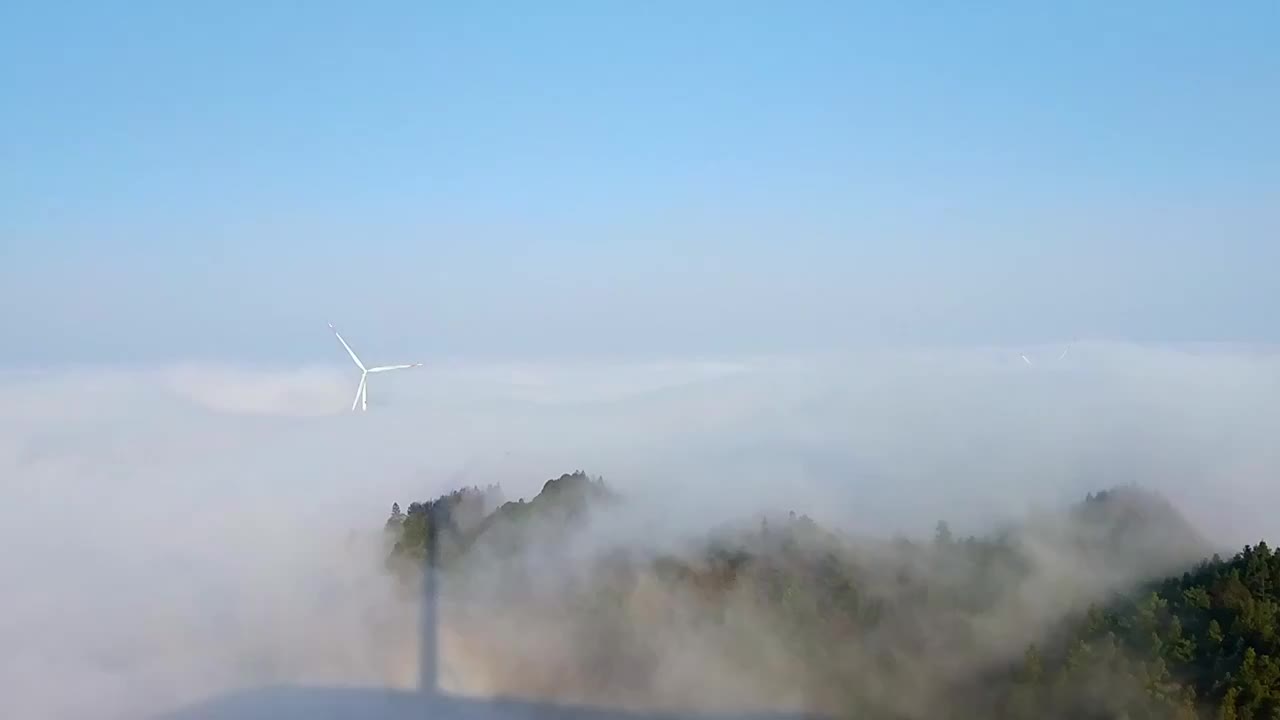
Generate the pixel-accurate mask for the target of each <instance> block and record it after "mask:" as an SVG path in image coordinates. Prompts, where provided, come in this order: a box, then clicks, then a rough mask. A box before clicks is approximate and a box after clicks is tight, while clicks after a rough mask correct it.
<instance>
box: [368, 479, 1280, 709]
mask: <svg viewBox="0 0 1280 720" xmlns="http://www.w3.org/2000/svg"><path fill="white" fill-rule="evenodd" d="M433 512H434V513H435V514H433ZM620 512H621V513H625V512H626V503H625V501H623V500H621V499H619V498H618V496H617V495H615V494H614V493H613V492H611V491H610V490H609V488H608V487H606V486H605V484H604V483H603V482H602V481H599V480H597V479H592V478H590V477H588V476H587V475H585V474H584V473H574V474H570V475H564V476H562V477H560V478H557V479H555V480H552V481H549V482H548V483H547V484H546V485H545V487H544V488H543V491H542V493H540V494H539V495H538V496H537V497H535V498H534V499H533V500H531V501H528V502H526V501H524V500H521V501H518V502H505V501H504V498H503V497H502V493H501V490H500V489H499V488H496V487H490V488H485V489H480V488H469V489H464V490H460V491H457V492H455V493H452V494H450V495H447V496H444V497H442V498H438V499H436V500H434V501H431V502H426V503H413V504H411V505H410V506H409V509H408V512H407V513H400V512H399V508H398V507H397V508H395V510H394V511H393V514H392V517H391V518H390V519H389V520H388V521H387V532H388V539H389V545H390V546H391V548H392V549H391V551H390V557H389V565H390V567H391V568H392V569H393V570H394V571H395V572H397V573H403V574H411V573H412V572H414V570H415V569H416V568H417V567H418V565H419V563H418V560H420V559H421V558H422V557H423V556H424V552H425V543H426V538H427V533H426V532H425V529H426V522H427V519H428V517H437V518H439V520H438V521H439V522H440V523H441V529H442V532H441V534H440V543H441V549H442V551H443V552H442V555H443V562H444V564H445V565H446V566H447V567H449V568H450V570H449V573H450V574H452V575H459V576H462V575H467V574H471V575H477V574H479V575H484V574H486V573H487V574H490V575H501V576H504V577H505V576H506V574H507V572H508V571H509V570H512V569H513V568H517V569H518V568H519V567H525V568H527V567H529V566H530V564H531V563H532V564H534V565H535V566H536V567H537V570H538V575H539V576H545V575H547V574H549V573H551V574H554V573H555V572H557V570H556V569H555V565H556V563H563V562H568V561H566V560H564V559H563V558H564V557H565V556H564V554H563V553H562V552H561V549H562V548H563V547H564V546H566V545H568V544H573V543H585V542H590V540H589V538H591V537H594V536H592V535H591V533H590V532H589V531H588V529H589V527H590V525H591V523H592V522H596V521H600V522H603V523H608V522H609V521H610V518H611V517H613V516H612V515H611V513H620ZM596 550H597V552H596V553H595V557H594V559H593V560H592V561H591V562H590V563H588V564H586V565H583V566H580V567H574V568H572V572H565V573H564V574H563V576H562V577H565V578H569V577H571V578H573V581H572V582H568V581H565V582H563V583H561V584H558V585H556V588H557V589H556V592H557V596H556V597H555V598H554V602H546V603H544V604H539V603H538V602H535V601H534V599H533V598H532V595H531V594H529V593H527V592H526V591H525V590H523V589H522V587H523V586H522V585H521V584H519V583H511V582H507V583H497V584H489V585H486V586H485V587H486V588H488V589H489V591H492V590H493V589H494V588H501V593H502V594H503V597H502V598H500V600H499V602H500V603H501V606H502V607H503V608H504V609H503V610H502V614H503V617H504V618H505V620H506V621H507V622H518V623H523V624H524V625H523V627H525V628H526V630H524V631H522V632H521V637H522V639H523V642H522V643H519V644H517V643H514V642H512V643H510V644H509V645H506V646H504V645H503V643H504V642H505V641H506V639H505V638H503V637H496V638H491V639H490V642H489V644H487V645H486V644H484V643H480V642H477V643H476V645H477V646H480V645H483V646H484V647H486V648H489V650H486V651H483V652H481V651H476V652H478V653H479V654H480V655H481V656H480V657H478V658H476V657H472V658H471V660H470V662H471V664H470V665H469V667H471V668H473V670H472V671H473V672H487V673H488V676H487V681H488V683H489V684H490V685H492V686H496V687H498V688H499V689H502V690H505V691H509V692H512V693H527V694H533V695H542V696H548V697H553V698H555V699H559V700H566V701H587V702H599V703H606V704H617V705H626V706H631V707H638V706H653V707H659V706H662V705H663V704H664V703H666V702H668V701H670V702H674V703H685V704H688V703H691V702H695V703H702V702H704V701H705V702H706V703H709V704H714V703H715V702H719V701H721V700H722V699H723V697H732V698H733V699H734V700H736V701H740V702H744V703H748V704H752V705H756V706H781V705H785V706H787V707H786V708H785V709H795V708H796V707H797V706H803V707H802V709H806V710H815V711H819V712H823V713H827V714H831V715H835V716H846V717H862V718H870V719H876V718H886V719H888V718H893V719H895V720H905V719H907V718H972V717H984V718H1028V719H1030V718H1133V719H1135V720H1136V719H1137V718H1253V719H1255V720H1262V719H1264V718H1265V719H1272V718H1280V647H1277V630H1278V629H1280V554H1277V553H1274V552H1272V551H1271V550H1270V549H1269V548H1268V547H1267V546H1266V545H1265V544H1262V543H1259V544H1258V545H1257V546H1253V547H1246V548H1245V549H1244V550H1243V551H1242V552H1241V553H1239V554H1237V555H1236V556H1234V557H1232V558H1229V559H1225V560H1224V559H1221V558H1219V557H1218V556H1216V555H1215V556H1213V557H1212V559H1208V560H1205V559H1204V555H1205V553H1206V552H1207V546H1206V545H1205V542H1204V540H1203V539H1202V538H1201V537H1200V536H1199V534H1198V533H1196V532H1195V530H1194V529H1193V528H1192V527H1191V525H1190V524H1189V523H1187V521H1186V520H1185V519H1184V518H1183V517H1182V515H1181V514H1180V513H1178V512H1177V510H1176V509H1175V508H1173V507H1172V506H1171V505H1170V504H1169V503H1168V502H1166V501H1165V500H1164V499H1163V498H1161V497H1160V496H1158V495H1155V494H1153V493H1149V492H1146V491H1143V490H1140V489H1137V488H1132V487H1126V488H1117V489H1113V490H1108V491H1104V492H1100V493H1097V494H1091V495H1090V496H1089V497H1087V498H1085V499H1084V500H1083V501H1082V502H1080V503H1079V504H1077V505H1076V506H1074V507H1071V508H1068V509H1066V510H1064V511H1063V512H1061V513H1058V514H1053V515H1048V516H1039V517H1035V518H1031V519H1029V520H1028V521H1027V522H1026V523H1024V524H1021V525H1018V526H1013V527H1009V528H1005V529H1004V530H1002V531H1001V532H999V533H996V534H993V535H991V536H986V537H964V538H958V537H955V536H953V534H952V532H951V531H950V529H949V528H948V527H947V525H946V523H941V522H940V523H939V524H938V528H937V532H936V534H935V536H934V537H933V538H929V539H926V540H907V539H901V538H900V539H896V540H886V541H884V542H868V541H865V540H859V541H857V542H852V541H850V540H848V539H846V538H844V537H842V536H841V535H840V534H839V533H837V532H833V531H831V530H829V529H826V528H823V527H821V526H820V525H818V524H817V523H815V522H814V521H812V520H811V519H809V518H807V517H804V516H799V517H797V516H795V515H794V514H791V513H788V514H786V515H784V516H781V517H765V518H754V519H747V520H745V521H744V522H743V523H741V524H740V525H738V526H735V527H731V528H727V529H726V528H718V529H716V530H715V531H710V530H709V531H708V533H707V534H706V536H705V538H704V539H703V540H701V541H698V542H696V543H692V544H690V545H689V546H688V547H686V548H685V549H684V550H683V551H682V552H678V553H672V552H665V553H659V552H656V551H654V550H651V549H646V548H644V547H640V546H637V545H636V544H635V543H634V542H633V543H632V546H630V547H618V546H616V545H614V546H605V545H601V546H600V547H599V548H597V549H596ZM573 557H574V558H575V560H573V562H576V563H582V561H581V559H580V558H581V557H582V554H581V553H578V554H576V555H574V556H573ZM549 558H558V559H556V560H550V559H549ZM515 574H516V575H521V573H519V572H516V573H515ZM523 576H524V577H529V575H527V574H526V575H523ZM558 577H559V576H558ZM543 600H545V598H543ZM487 606H488V607H493V604H492V602H490V603H489V605H487ZM560 608H570V609H571V610H563V609H560ZM493 627H494V624H493V623H491V622H481V623H477V624H475V625H473V626H469V629H468V632H471V633H481V634H483V633H486V632H490V631H492V632H495V633H496V632H497V631H496V630H492V628H493ZM503 627H511V626H510V625H504V626H503ZM534 628H537V629H544V628H545V630H546V632H545V633H537V634H536V636H537V637H539V638H540V639H539V641H538V644H537V646H536V649H534V648H531V647H530V642H529V641H528V640H527V638H526V637H525V636H526V635H532V634H535V633H534V632H533V629H534ZM504 632H505V631H504ZM485 653H488V654H485ZM672 668H683V670H682V671H679V672H677V671H675V670H672ZM778 709H784V708H782V707H779V708H778Z"/></svg>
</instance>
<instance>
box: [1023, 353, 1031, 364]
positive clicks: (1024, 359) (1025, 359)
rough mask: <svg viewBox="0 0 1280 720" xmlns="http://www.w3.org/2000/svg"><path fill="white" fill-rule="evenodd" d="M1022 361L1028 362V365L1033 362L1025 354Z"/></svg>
mask: <svg viewBox="0 0 1280 720" xmlns="http://www.w3.org/2000/svg"><path fill="white" fill-rule="evenodd" d="M1022 362H1024V363H1026V364H1028V365H1030V364H1031V360H1029V359H1028V358H1027V356H1026V355H1023V356H1022Z"/></svg>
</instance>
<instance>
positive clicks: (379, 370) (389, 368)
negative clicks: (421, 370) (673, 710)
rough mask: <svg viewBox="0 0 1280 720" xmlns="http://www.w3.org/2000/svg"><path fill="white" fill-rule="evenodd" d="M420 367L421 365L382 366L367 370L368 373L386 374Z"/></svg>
mask: <svg viewBox="0 0 1280 720" xmlns="http://www.w3.org/2000/svg"><path fill="white" fill-rule="evenodd" d="M421 366H422V363H412V364H410V365H382V366H379V367H372V368H369V370H368V372H371V373H376V372H386V371H387V370H404V369H406V368H415V367H421Z"/></svg>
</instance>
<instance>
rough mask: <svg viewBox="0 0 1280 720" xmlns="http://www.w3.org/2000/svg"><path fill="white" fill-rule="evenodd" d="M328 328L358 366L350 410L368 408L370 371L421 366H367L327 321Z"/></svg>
mask: <svg viewBox="0 0 1280 720" xmlns="http://www.w3.org/2000/svg"><path fill="white" fill-rule="evenodd" d="M329 329H330V330H332V331H333V334H334V336H336V337H337V338H338V342H340V343H342V347H343V349H345V350H346V351H347V354H348V355H350V356H351V361H352V362H354V363H355V364H356V367H358V368H360V384H359V385H358V386H356V396H355V399H353V400H352V401H351V410H352V411H355V409H356V408H357V407H359V408H360V410H361V411H365V410H368V409H369V375H370V374H371V373H380V372H387V371H388V370H407V369H408V368H416V367H422V363H409V364H407V365H379V366H378V367H371V368H367V367H365V366H364V363H362V362H360V357H359V356H358V355H356V353H355V351H354V350H352V349H351V346H350V345H348V344H347V341H346V340H343V339H342V335H341V334H339V333H338V328H336V327H334V326H333V323H329Z"/></svg>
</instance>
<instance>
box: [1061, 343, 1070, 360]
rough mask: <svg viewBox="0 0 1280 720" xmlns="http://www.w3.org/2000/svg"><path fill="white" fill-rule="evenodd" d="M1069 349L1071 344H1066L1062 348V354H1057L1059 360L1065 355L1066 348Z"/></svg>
mask: <svg viewBox="0 0 1280 720" xmlns="http://www.w3.org/2000/svg"><path fill="white" fill-rule="evenodd" d="M1070 349H1071V346H1070V345H1068V346H1066V347H1064V348H1062V354H1061V355H1059V356H1058V359H1059V360H1061V359H1062V358H1064V357H1066V356H1067V351H1068V350H1070Z"/></svg>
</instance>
